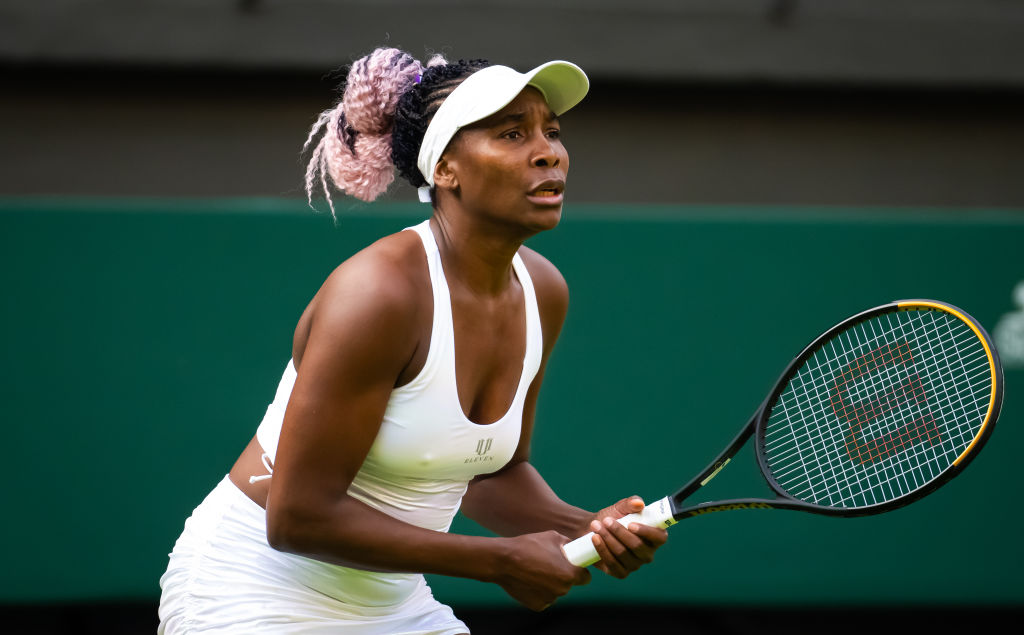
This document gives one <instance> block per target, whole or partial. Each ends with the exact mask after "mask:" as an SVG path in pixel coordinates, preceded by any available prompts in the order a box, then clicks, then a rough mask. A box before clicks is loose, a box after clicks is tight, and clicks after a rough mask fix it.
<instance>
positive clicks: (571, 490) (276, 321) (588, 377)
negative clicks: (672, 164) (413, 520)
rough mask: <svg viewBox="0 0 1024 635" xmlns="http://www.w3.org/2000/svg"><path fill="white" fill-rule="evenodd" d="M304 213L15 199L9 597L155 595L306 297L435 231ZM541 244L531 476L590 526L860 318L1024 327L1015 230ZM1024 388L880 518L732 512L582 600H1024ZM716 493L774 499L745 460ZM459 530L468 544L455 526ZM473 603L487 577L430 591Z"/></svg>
mask: <svg viewBox="0 0 1024 635" xmlns="http://www.w3.org/2000/svg"><path fill="white" fill-rule="evenodd" d="M422 214H424V208H423V207H419V206H415V205H412V204H409V205H373V206H358V207H350V208H348V209H345V210H343V211H342V214H341V217H340V219H339V222H338V225H337V227H335V226H333V225H332V223H331V221H330V219H329V218H326V217H325V216H323V215H315V214H313V213H310V212H308V210H307V209H306V208H305V207H304V206H303V205H301V204H299V203H296V202H294V201H291V200H277V199H252V200H228V201H197V200H182V201H174V200H160V201H151V200H54V199H49V200H44V199H0V282H2V289H3V293H4V301H3V304H2V307H3V309H2V313H0V333H2V335H0V353H2V356H0V359H2V360H3V370H2V377H0V379H2V381H0V396H2V406H0V419H2V421H3V427H2V429H3V439H4V440H5V442H6V451H5V452H4V457H3V463H2V466H3V475H4V484H3V491H4V497H3V498H4V503H5V504H4V512H3V522H2V523H0V562H2V563H3V566H2V568H0V602H8V603H10V602H53V601H65V600H96V599H110V598H122V599H123V598H136V599H155V597H156V596H157V595H158V593H159V589H158V586H157V580H158V578H159V576H160V574H161V573H162V571H163V569H164V567H165V565H166V553H167V552H168V551H169V550H170V548H171V546H172V544H173V542H174V540H175V538H176V536H177V534H178V533H179V532H180V531H181V528H182V524H183V522H184V520H185V518H186V517H187V515H188V514H189V512H190V511H191V509H192V508H193V507H194V506H195V505H196V504H198V503H199V501H200V500H201V499H202V498H203V496H204V495H205V494H206V492H207V491H208V490H209V489H210V488H211V487H212V486H213V485H214V484H215V483H216V482H217V481H218V480H219V479H220V478H221V477H222V476H223V475H224V473H225V472H226V471H227V469H228V468H229V467H230V465H231V463H232V461H233V460H234V458H235V457H236V456H237V454H238V453H239V451H240V450H241V449H242V448H243V447H244V446H245V444H246V443H247V441H248V440H249V438H250V437H251V436H252V434H253V432H254V431H255V428H256V425H257V424H258V422H259V420H260V418H261V417H262V415H263V411H264V409H265V408H266V405H267V403H268V402H269V401H270V400H271V398H272V397H273V391H274V388H275V387H276V384H277V381H278V380H279V378H280V373H281V370H282V369H283V366H284V364H285V363H286V361H287V360H288V358H289V356H290V341H291V332H292V329H293V328H294V324H295V321H296V319H297V318H298V316H299V314H300V312H301V310H302V308H303V307H304V306H305V303H306V302H307V301H308V300H309V298H310V297H311V296H312V294H313V293H314V292H315V291H316V289H317V288H318V286H319V284H320V283H321V282H322V280H323V278H324V277H325V276H326V275H327V273H328V272H329V271H330V270H331V269H332V268H333V267H334V266H335V265H336V264H337V263H339V262H340V261H342V260H343V259H345V258H346V257H347V256H349V255H350V254H352V253H354V252H355V251H356V250H358V249H359V248H361V247H362V246H364V245H366V244H368V243H369V242H372V241H373V240H375V239H376V238H378V237H380V236H382V235H384V234H387V233H389V232H392V231H396V230H399V229H401V228H402V227H404V226H407V225H410V224H413V223H415V222H417V221H418V220H420V219H421V218H422V216H421V215H422ZM530 245H531V246H533V247H534V248H536V249H538V250H540V251H541V252H542V253H544V254H545V255H547V256H548V257H549V258H550V259H551V260H552V261H554V262H555V263H556V264H557V265H558V266H559V267H560V269H561V270H562V272H563V274H564V275H565V277H566V279H567V280H568V282H569V285H570V290H571V295H572V301H571V308H570V312H569V317H568V321H567V324H566V326H565V329H564V331H563V335H562V338H561V341H560V342H559V344H558V347H557V348H556V351H555V355H554V358H553V359H552V361H551V365H550V368H549V372H548V377H547V380H546V385H545V387H544V390H543V391H542V396H541V402H540V406H539V413H538V431H537V433H536V439H535V442H534V448H533V453H534V462H535V464H536V465H537V466H538V467H539V469H540V470H541V471H542V473H544V474H545V475H546V476H547V478H548V480H549V482H550V483H551V484H552V485H553V487H554V488H555V489H556V491H558V492H559V493H560V494H561V495H562V496H563V498H565V499H567V500H569V501H571V502H574V503H577V504H579V505H582V506H585V507H590V508H597V507H600V506H603V505H606V504H608V503H609V502H612V501H613V500H616V499H618V498H620V497H622V496H626V495H629V494H632V493H638V494H640V495H642V496H644V497H646V498H648V499H654V498H657V497H660V496H662V495H664V494H666V493H668V492H669V491H670V490H672V489H673V488H674V487H676V486H677V485H678V484H679V483H680V481H681V480H682V479H684V478H688V477H689V476H690V475H691V474H692V472H694V471H696V470H697V469H699V468H701V467H703V466H704V465H705V464H706V462H707V461H708V460H710V459H711V458H712V457H713V456H714V454H716V453H717V452H718V451H719V450H720V449H721V447H722V446H723V445H724V444H725V443H726V442H727V441H728V440H730V439H731V438H732V436H733V434H734V433H735V432H736V431H737V430H738V428H739V426H740V425H741V424H742V423H744V422H745V421H746V420H747V418H748V417H749V415H750V413H751V412H752V411H753V410H754V408H755V407H756V406H757V405H758V403H759V402H760V400H761V398H762V397H763V395H764V392H765V391H766V390H767V389H768V388H769V387H770V386H771V385H772V383H773V382H774V380H775V378H776V376H777V374H778V373H779V372H780V371H781V370H782V368H783V367H784V366H785V364H786V363H787V362H788V361H789V359H790V358H791V357H792V356H793V355H794V354H795V353H796V352H797V351H798V350H799V349H800V348H801V347H803V346H804V345H805V344H806V343H807V342H808V341H809V340H810V339H811V338H812V337H813V336H815V335H817V334H818V333H819V332H820V331H822V330H824V329H825V328H826V327H828V326H831V325H832V324H833V323H834V322H836V321H838V320H839V319H841V318H843V317H846V316H847V315H848V314H850V313H853V312H855V311H858V310H860V309H864V308H868V307H870V306H874V305H876V304H880V303H883V302H887V301H889V300H893V299H898V298H906V297H927V298H935V299H940V300H945V301H948V302H951V303H953V304H956V305H958V306H961V307H962V308H964V309H966V310H967V311H969V312H970V313H972V314H973V315H974V316H975V317H977V318H978V319H979V320H980V321H981V323H982V324H983V325H985V326H986V328H988V329H989V330H990V331H991V330H992V329H993V328H994V327H995V325H996V324H997V322H998V321H999V320H1000V318H1002V317H1003V316H1004V315H1006V314H1008V313H1010V312H1012V311H1014V310H1018V311H1019V310H1020V307H1015V305H1014V303H1013V300H1012V297H1011V292H1012V289H1013V288H1014V285H1015V284H1016V283H1017V282H1018V281H1020V280H1022V279H1024V215H1021V214H1014V213H1008V212H995V211H965V210H959V211H957V212H943V211H922V210H898V209H873V210H856V209H800V210H788V209H781V208H779V209H775V208H763V207H761V208H724V207H708V208H700V207H635V208H629V207H615V208H612V207H607V208H605V207H599V206H578V205H569V206H568V207H567V209H566V213H565V218H564V220H563V223H562V225H561V226H560V227H559V228H558V229H557V230H555V231H553V232H551V233H549V234H546V235H541V236H537V237H536V238H534V239H533V240H532V241H531V242H530ZM1022 379H1024V369H1022V368H1020V367H1008V368H1007V372H1006V384H1007V388H1006V402H1005V406H1004V410H1003V415H1002V418H1001V420H1000V423H999V425H998V426H997V428H996V431H995V434H994V437H993V438H992V441H991V442H990V444H989V445H988V446H987V447H986V449H985V451H984V452H983V453H982V454H981V456H980V457H979V459H978V460H977V461H976V462H975V463H973V464H972V465H971V466H970V468H969V469H968V470H967V471H966V472H965V473H964V475H963V477H961V478H959V479H957V480H955V481H953V482H952V483H951V484H950V485H948V486H947V487H945V488H943V489H941V490H939V491H938V492H936V493H935V494H933V495H931V496H930V497H928V498H926V499H924V500H923V501H921V502H919V503H917V504H915V505H913V506H911V507H908V508H905V509H903V510H899V511H897V512H894V513H892V514H887V515H884V516H878V517H870V518H862V519H852V520H839V519H829V518H821V517H816V516H811V515H807V514H799V513H791V512H764V511H749V512H732V513H725V514H715V515H711V516H707V517H703V518H697V519H693V520H690V521H687V522H686V523H683V524H680V525H679V526H677V527H675V528H673V529H672V530H671V537H670V542H669V545H668V546H666V547H665V548H664V549H663V550H662V551H661V552H660V553H659V554H658V558H657V562H656V564H655V565H654V566H651V567H647V568H646V569H645V570H643V571H641V572H639V573H638V574H637V575H635V576H634V577H632V578H631V579H630V580H628V581H626V582H619V581H615V580H610V579H606V578H604V577H603V576H601V575H596V576H595V582H594V583H593V584H591V585H590V586H589V587H586V588H580V589H576V590H574V591H573V593H572V594H571V595H570V596H569V598H568V601H569V602H577V603H585V602H590V603H593V602H605V601H610V600H614V601H617V602H650V603H664V604H669V603H671V604H680V603H685V604H722V605H727V604H761V603H781V604H791V605H797V604H812V605H836V604H839V605H863V604H872V605H879V604H881V605H899V604H918V603H935V604H940V603H941V604H943V605H977V604H996V605H1022V604H1024V582H1022V581H1021V577H1020V571H1021V568H1022V566H1024V543H1022V541H1021V540H1020V539H1019V535H1020V527H1021V524H1022V522H1024V513H1022V512H1021V511H1020V507H1019V504H1018V501H1019V500H1020V499H1021V497H1022V494H1024V485H1022V480H1021V477H1020V476H1019V470H1018V464H1019V459H1018V458H1017V455H1018V452H1019V448H1020V447H1022V443H1024V434H1022V432H1021V430H1020V426H1019V425H1018V423H1019V421H1020V419H1021V416H1022V414H1024V398H1022V397H1021V396H1020V394H1019V393H1018V388H1017V387H1018V386H1019V385H1021V384H1022V381H1021V380H1022ZM708 489H709V491H708V492H707V497H714V498H717V497H729V496H732V495H748V494H755V495H756V494H760V493H762V492H763V486H762V485H760V484H759V481H758V479H757V476H756V468H755V466H754V464H753V456H752V454H750V453H749V448H748V450H747V451H746V452H744V453H742V454H741V456H740V457H739V460H737V461H734V462H733V464H732V466H731V467H730V468H729V469H728V470H726V471H725V472H723V473H722V474H721V475H720V476H719V477H718V479H716V481H715V482H714V483H713V484H712V485H710V486H709V488H708ZM454 530H455V531H463V532H478V531H480V530H479V529H478V528H476V527H475V526H474V525H473V524H472V523H470V522H469V521H466V520H464V519H459V520H458V521H457V522H456V525H455V528H454ZM433 584H434V587H435V594H436V595H437V596H438V597H439V598H441V599H442V600H444V601H447V602H449V603H452V604H456V605H470V604H477V605H484V604H488V605H489V604H499V605H500V604H508V603H511V600H508V599H507V598H506V597H505V596H504V594H503V593H502V592H501V591H500V589H497V588H496V587H493V588H492V587H489V586H487V585H483V584H479V583H475V582H471V581H463V580H449V579H440V578H438V579H434V580H433Z"/></svg>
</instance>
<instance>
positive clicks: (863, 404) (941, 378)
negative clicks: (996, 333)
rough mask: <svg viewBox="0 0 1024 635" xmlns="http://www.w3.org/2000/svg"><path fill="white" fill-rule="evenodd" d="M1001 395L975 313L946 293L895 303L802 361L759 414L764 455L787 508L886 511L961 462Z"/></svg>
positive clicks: (978, 441)
mask: <svg viewBox="0 0 1024 635" xmlns="http://www.w3.org/2000/svg"><path fill="white" fill-rule="evenodd" d="M1002 399H1003V371H1002V365H1001V364H1000V361H999V356H998V353H997V352H996V348H995V346H994V345H993V344H992V340H991V338H990V337H989V335H988V333H987V332H986V331H985V329H984V328H982V326H981V324H979V323H978V322H977V320H975V319H974V318H972V317H971V316H969V315H968V314H967V313H966V312H964V311H963V310H961V309H959V308H957V307H955V306H953V305H950V304H947V303H945V302H939V301H935V300H901V301H898V302H892V303H889V304H885V305H882V306H878V307H875V308H873V309H869V310H867V311H864V312H862V313H859V314H857V315H854V316H852V317H850V318H848V319H846V320H844V321H843V322H841V323H839V324H837V325H835V326H834V327H832V328H831V329H829V330H828V331H826V332H825V333H823V334H821V335H820V336H819V337H818V338H817V339H815V340H814V341H813V342H811V344H809V345H808V346H807V347H806V348H805V349H804V350H803V351H802V352H801V353H800V354H799V355H798V356H797V357H796V358H794V359H793V361H792V362H791V363H790V364H789V366H788V367H787V368H786V370H785V371H784V372H783V374H782V376H781V377H780V378H779V381H778V382H777V384H776V386H775V388H774V389H773V391H772V392H771V393H770V394H769V396H768V398H767V400H766V401H765V404H764V406H763V407H762V409H761V411H760V412H759V413H758V415H757V418H756V424H755V425H756V430H755V439H756V443H755V447H756V454H757V458H758V463H759V465H760V468H761V471H762V473H763V474H764V477H765V479H766V480H767V481H768V484H769V485H770V486H771V488H772V489H773V490H775V492H776V493H777V494H778V495H779V497H780V501H779V502H780V503H783V504H782V505H779V506H792V507H794V508H800V509H804V510H806V511H814V512H817V513H822V514H830V515H839V516H861V515H866V514H875V513H880V512H884V511H889V510H891V509H895V508H897V507H901V506H903V505H906V504H908V503H911V502H913V501H915V500H918V499H920V498H921V497H923V496H926V495H927V494H929V493H931V492H933V491H935V489H937V488H938V487H940V486H941V485H943V484H944V483H946V482H948V481H949V480H950V479H951V478H953V477H954V476H956V475H957V474H958V473H960V472H961V471H963V469H964V468H965V467H966V466H967V465H968V464H969V463H970V462H971V460H972V459H973V458H974V457H975V456H977V454H978V452H979V451H980V450H981V448H982V447H983V446H984V444H985V442H986V441H987V440H988V438H989V437H990V436H991V434H992V430H993V429H994V427H995V422H996V419H997V418H998V416H999V410H1000V408H1001V405H1002ZM784 501H792V502H791V504H789V505H787V504H786V503H785V502H784Z"/></svg>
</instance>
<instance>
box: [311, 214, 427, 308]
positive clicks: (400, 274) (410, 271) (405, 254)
mask: <svg viewBox="0 0 1024 635" xmlns="http://www.w3.org/2000/svg"><path fill="white" fill-rule="evenodd" d="M429 278H430V275H429V272H428V270H427V265H426V255H425V252H424V250H423V246H422V243H421V242H420V238H419V236H418V235H417V234H416V233H415V232H411V231H402V232H398V233H395V234H391V235H389V236H385V237H384V238H381V239H379V240H377V241H376V242H374V243H372V244H371V245H368V246H367V247H365V248H363V249H361V250H360V251H358V252H356V253H355V254H353V255H352V256H350V257H349V258H347V259H346V260H345V261H344V262H342V263H341V264H340V265H338V266H337V267H336V268H335V269H334V270H333V271H332V272H331V273H330V274H329V275H328V276H327V279H326V280H325V281H324V283H323V285H322V286H321V287H320V290H319V291H318V292H317V294H316V295H317V297H316V298H315V302H316V304H317V305H318V307H317V308H318V309H321V310H327V311H332V310H335V309H338V310H344V307H346V306H347V307H351V305H352V304H353V303H358V304H361V305H366V306H367V308H369V309H371V310H376V311H388V312H393V311H396V310H399V311H401V312H406V311H409V310H415V309H416V308H417V307H418V306H419V305H420V304H422V300H423V298H424V296H423V293H422V289H423V288H424V285H426V288H427V289H429V288H430V286H429ZM427 297H429V296H427Z"/></svg>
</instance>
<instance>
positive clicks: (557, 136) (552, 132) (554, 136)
mask: <svg viewBox="0 0 1024 635" xmlns="http://www.w3.org/2000/svg"><path fill="white" fill-rule="evenodd" d="M548 136H549V137H551V138H552V139H560V138H561V137H562V131H561V130H557V129H551V130H548Z"/></svg>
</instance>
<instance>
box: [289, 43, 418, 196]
mask: <svg viewBox="0 0 1024 635" xmlns="http://www.w3.org/2000/svg"><path fill="white" fill-rule="evenodd" d="M422 72H423V66H422V65H421V64H420V63H419V62H418V61H417V60H416V59H415V58H414V57H412V56H411V55H409V54H408V53H405V52H404V51H400V50H398V49H395V48H379V49H376V50H375V51H373V52H372V53H370V54H369V55H367V56H365V57H362V58H360V59H358V60H356V61H355V62H354V63H353V64H352V67H351V68H350V69H349V72H348V78H347V79H346V82H345V93H344V96H343V97H342V99H341V101H340V102H339V103H338V104H337V106H335V107H334V108H333V109H332V110H328V111H325V112H323V113H321V115H320V118H319V119H318V120H317V122H316V124H314V126H313V129H312V130H311V131H310V133H309V137H308V138H307V139H306V144H305V145H304V146H303V150H305V149H306V148H308V147H309V145H310V143H311V142H312V140H313V138H314V137H315V136H316V135H317V134H318V133H320V131H321V130H323V136H322V137H321V139H320V141H319V143H318V144H317V145H316V147H315V148H314V149H313V155H312V157H311V158H310V161H309V164H308V166H307V167H306V195H307V198H308V199H309V201H310V205H312V198H313V189H314V183H315V181H316V180H317V176H319V180H320V184H321V187H322V188H323V192H324V196H325V197H326V198H327V203H328V205H329V206H330V208H331V214H332V215H334V203H333V201H332V199H331V193H330V189H329V187H328V184H327V179H326V177H327V176H330V179H331V181H332V182H333V183H334V185H335V187H337V188H338V189H339V190H341V191H343V192H345V193H346V194H349V195H351V196H354V197H356V198H358V199H360V200H363V201H372V200H374V199H375V198H377V197H378V196H380V195H381V194H383V193H384V191H386V190H387V188H388V186H389V185H390V184H391V182H392V181H394V179H395V174H394V170H395V167H394V163H393V162H392V159H391V143H392V139H391V129H392V123H393V121H394V117H395V107H396V106H397V104H398V100H399V98H401V96H402V94H403V93H405V92H406V91H408V90H409V89H410V88H411V87H412V86H414V85H415V84H416V82H417V81H418V80H419V78H420V76H421V74H422Z"/></svg>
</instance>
